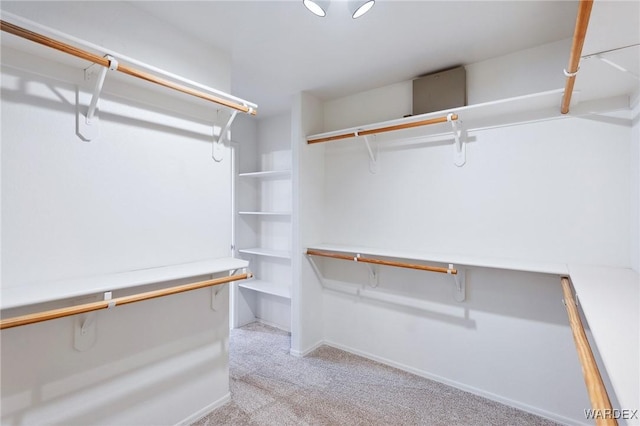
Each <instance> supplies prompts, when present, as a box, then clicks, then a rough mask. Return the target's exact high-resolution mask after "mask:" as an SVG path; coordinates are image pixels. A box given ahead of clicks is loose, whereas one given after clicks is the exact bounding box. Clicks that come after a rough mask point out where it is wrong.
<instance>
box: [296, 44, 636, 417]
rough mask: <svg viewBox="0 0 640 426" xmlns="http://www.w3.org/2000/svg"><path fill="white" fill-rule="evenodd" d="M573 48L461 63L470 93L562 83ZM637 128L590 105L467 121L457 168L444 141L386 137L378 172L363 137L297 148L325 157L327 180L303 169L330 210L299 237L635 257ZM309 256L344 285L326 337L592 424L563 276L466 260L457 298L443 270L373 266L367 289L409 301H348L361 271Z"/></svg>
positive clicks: (396, 112)
mask: <svg viewBox="0 0 640 426" xmlns="http://www.w3.org/2000/svg"><path fill="white" fill-rule="evenodd" d="M567 51H568V44H567V43H566V42H559V43H553V44H550V45H546V46H541V47H539V48H534V49H529V50H528V51H523V52H518V53H516V54H512V55H508V56H505V57H501V58H494V59H492V60H488V61H484V62H481V63H477V64H470V65H468V66H467V73H468V74H467V81H468V91H469V92H468V97H469V101H470V103H477V102H485V101H489V100H494V99H499V98H502V97H510V96H519V95H523V94H528V93H533V92H536V91H546V90H551V89H557V88H559V87H562V86H563V85H564V78H563V77H562V76H560V77H558V76H557V75H556V72H557V70H558V69H559V70H562V68H564V67H565V66H566V54H567ZM527 65H531V68H529V67H528V66H527ZM500 76H501V77H500ZM498 77H499V78H498ZM407 84H409V82H405V83H399V84H397V85H392V86H388V87H385V88H380V89H376V90H373V91H370V92H366V93H362V94H358V95H353V96H350V97H345V98H342V99H338V100H333V101H328V102H326V103H325V104H324V107H323V111H322V112H317V113H315V117H316V118H318V119H320V118H322V117H324V119H323V123H324V128H323V129H322V130H324V131H328V130H334V129H337V128H341V127H345V126H357V125H362V124H366V123H371V122H374V121H376V120H386V119H394V118H399V117H401V116H402V115H404V114H406V113H407V110H406V107H407V105H409V104H410V102H408V99H407V96H408V93H410V92H409V91H408V90H407ZM381 94H384V98H382V97H381V98H378V99H377V102H374V101H373V100H372V99H374V98H376V96H377V95H381ZM385 99H391V102H390V103H389V104H388V107H385V105H386V104H385ZM409 99H410V98H409ZM559 102H560V99H558V104H559ZM385 108H386V110H385ZM307 111H309V113H311V112H310V111H311V109H309V110H307ZM367 112H370V114H371V117H375V119H374V118H372V119H369V120H367V118H366V117H367ZM463 121H464V118H463ZM623 121H624V120H623ZM316 132H319V131H316ZM312 133H313V132H307V134H312ZM631 135H632V130H631V128H630V127H629V126H628V125H625V124H621V121H620V120H616V119H608V118H607V117H603V116H598V115H588V116H583V117H581V118H558V119H554V120H548V121H540V122H531V123H526V124H515V125H509V126H503V127H497V128H488V129H483V130H472V131H469V132H468V134H467V140H469V141H470V142H469V143H468V144H467V163H466V164H465V165H464V166H463V167H461V168H458V167H456V166H455V165H454V164H453V152H452V150H453V148H452V143H453V140H452V139H453V138H452V137H451V136H448V135H445V136H432V137H425V138H423V139H422V140H420V139H412V140H410V141H405V142H389V143H385V142H382V143H381V144H380V152H379V157H378V158H379V160H378V161H379V168H380V171H379V172H378V173H377V174H371V173H370V172H369V160H368V156H367V153H366V149H365V147H364V145H363V144H362V143H359V141H353V140H348V141H344V142H331V143H327V144H323V145H324V148H323V149H324V150H325V151H324V152H322V151H314V149H316V147H315V145H312V146H311V148H310V147H308V146H305V147H304V148H302V149H303V150H304V149H306V150H308V151H309V155H317V156H322V157H323V158H322V160H317V161H318V163H320V161H323V163H324V167H323V174H322V175H321V174H319V173H315V172H312V173H309V175H308V176H310V175H312V174H313V176H315V177H316V178H317V177H319V176H320V177H322V176H323V177H324V179H322V181H319V182H317V184H316V186H315V187H314V190H316V191H317V190H322V191H323V193H324V195H323V202H322V208H321V209H320V211H319V212H314V214H316V215H318V217H322V218H323V220H324V222H323V221H318V222H316V223H315V225H314V226H315V229H314V232H315V233H316V235H318V234H319V235H320V238H321V241H318V240H316V241H314V240H309V241H308V242H309V243H311V244H313V243H317V242H326V243H331V244H345V245H354V246H369V247H379V248H383V249H402V250H408V251H425V252H439V253H455V254H469V255H478V256H494V257H504V258H516V259H527V260H537V261H552V262H576V263H590V264H599V265H609V266H619V267H629V259H630V238H629V235H630V233H631V231H632V229H633V227H632V225H631V222H632V217H631V216H632V214H631V213H630V212H631V209H632V204H633V203H632V201H631V199H632V198H633V197H629V195H628V194H630V193H631V191H632V187H634V186H633V184H632V183H631V179H630V176H632V174H631V173H632V166H631V164H630V161H629V158H630V156H631V154H632V149H631V148H630V145H629V143H628V141H629V140H630V138H631V137H632V136H631ZM636 157H637V155H636ZM302 173H303V177H301V180H302V179H305V177H304V172H302ZM636 174H637V173H636ZM308 176H307V178H308ZM306 189H307V190H309V188H306ZM635 193H637V189H636V190H635ZM307 226H311V225H309V224H308V225H307ZM303 229H304V228H303ZM301 232H302V231H301ZM316 262H317V263H318V265H319V266H320V269H321V270H322V273H323V275H324V278H325V280H326V282H327V283H328V284H330V285H331V284H335V285H338V286H342V288H346V289H347V290H348V289H351V290H348V291H351V294H347V293H348V291H347V292H338V291H332V290H325V291H324V295H323V298H322V306H323V315H324V316H323V318H324V319H323V321H324V330H323V338H324V340H325V342H328V343H330V344H332V345H334V346H338V347H341V348H343V349H346V350H349V351H352V352H355V353H359V354H362V355H365V356H368V357H371V358H374V359H378V360H380V361H382V362H385V363H388V364H392V365H396V366H398V367H400V368H404V369H406V370H409V371H412V372H414V373H417V374H421V375H424V376H426V377H432V378H435V379H437V380H440V381H443V382H445V383H451V384H453V385H455V386H458V387H461V388H463V389H467V390H470V391H472V392H475V393H478V394H481V395H485V396H487V397H490V398H493V399H496V400H498V401H503V402H506V403H508V404H511V405H513V406H516V407H520V408H523V409H525V410H528V411H531V412H534V413H538V414H540V415H543V416H547V417H550V418H553V419H555V420H558V421H560V422H565V423H569V424H573V423H586V421H585V419H584V412H583V409H584V408H585V407H588V399H587V394H586V391H585V388H584V383H583V380H582V377H581V373H580V367H579V363H578V359H577V356H576V354H575V348H574V347H573V342H572V339H571V333H570V330H569V328H568V321H567V319H566V313H565V311H564V307H563V306H562V304H561V302H560V300H561V297H562V296H561V291H560V286H559V277H557V276H551V275H544V274H532V273H519V272H509V271H501V270H492V269H484V268H473V269H469V270H468V271H467V274H468V275H467V299H466V301H465V302H463V303H456V302H454V300H453V297H452V291H453V289H452V287H453V282H452V280H451V279H450V277H447V276H439V275H435V274H428V273H424V272H417V271H404V270H399V269H393V268H382V269H381V271H380V284H379V288H377V289H375V290H369V291H377V292H380V293H383V294H390V295H391V297H395V298H396V299H397V298H398V297H401V298H408V299H409V300H411V301H413V302H415V303H416V304H420V305H421V308H419V309H418V308H408V307H406V306H400V305H398V304H392V303H388V302H380V301H372V300H368V299H365V298H360V297H357V296H354V295H353V293H354V290H355V289H356V288H366V286H367V283H368V273H367V270H366V268H364V267H363V266H362V265H357V264H350V263H347V262H339V261H335V260H327V259H325V260H316ZM302 263H303V265H304V264H305V263H308V262H307V261H306V260H305V259H303V260H302ZM311 281H312V280H311V279H310V278H308V279H307V282H305V281H302V285H309V283H310V282H311ZM313 284H315V283H313Z"/></svg>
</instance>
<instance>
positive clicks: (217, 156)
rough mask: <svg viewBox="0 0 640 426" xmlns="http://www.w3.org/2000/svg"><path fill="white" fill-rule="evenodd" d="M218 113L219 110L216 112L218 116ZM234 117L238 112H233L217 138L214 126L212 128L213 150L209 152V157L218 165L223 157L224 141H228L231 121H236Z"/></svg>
mask: <svg viewBox="0 0 640 426" xmlns="http://www.w3.org/2000/svg"><path fill="white" fill-rule="evenodd" d="M219 113H220V110H218V114H219ZM236 115H238V111H237V110H233V111H232V112H231V115H230V116H229V119H228V120H227V122H226V124H225V125H224V127H222V128H221V130H220V133H219V134H218V135H217V136H216V134H215V129H216V126H214V128H213V148H212V152H211V157H212V158H213V159H214V160H215V161H216V162H218V163H219V162H220V161H222V159H223V157H224V140H225V139H227V140H229V139H230V136H229V131H230V129H231V125H232V124H233V120H235V119H236Z"/></svg>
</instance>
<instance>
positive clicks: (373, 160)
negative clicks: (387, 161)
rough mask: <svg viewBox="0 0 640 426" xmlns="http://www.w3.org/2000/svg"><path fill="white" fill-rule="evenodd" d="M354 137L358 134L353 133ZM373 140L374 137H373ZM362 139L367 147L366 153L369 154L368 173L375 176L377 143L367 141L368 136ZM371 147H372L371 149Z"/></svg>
mask: <svg viewBox="0 0 640 426" xmlns="http://www.w3.org/2000/svg"><path fill="white" fill-rule="evenodd" d="M355 135H356V136H359V135H358V132H357V131H356V132H355ZM373 137H374V140H375V137H376V135H373ZM362 138H363V139H364V144H365V146H366V147H367V152H368V153H369V172H371V173H372V174H376V173H378V170H379V168H378V143H377V141H375V142H371V141H370V140H369V136H368V135H364V136H362ZM372 146H373V147H372Z"/></svg>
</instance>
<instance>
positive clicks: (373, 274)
mask: <svg viewBox="0 0 640 426" xmlns="http://www.w3.org/2000/svg"><path fill="white" fill-rule="evenodd" d="M366 265H367V269H369V287H371V288H376V287H378V284H379V283H380V280H379V277H380V275H379V273H378V272H379V268H378V265H371V264H369V263H367V264H366Z"/></svg>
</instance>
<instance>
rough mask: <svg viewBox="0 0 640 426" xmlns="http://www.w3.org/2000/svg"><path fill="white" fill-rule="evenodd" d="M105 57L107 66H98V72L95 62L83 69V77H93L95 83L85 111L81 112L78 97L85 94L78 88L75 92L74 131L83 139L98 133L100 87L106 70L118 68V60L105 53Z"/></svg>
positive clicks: (96, 135) (83, 96)
mask: <svg viewBox="0 0 640 426" xmlns="http://www.w3.org/2000/svg"><path fill="white" fill-rule="evenodd" d="M105 58H107V59H108V60H109V66H108V67H102V66H101V67H100V70H99V71H98V72H96V71H95V68H94V66H95V65H97V64H93V65H91V66H90V67H88V68H86V69H85V70H84V79H85V80H86V81H91V80H93V79H94V78H95V83H94V85H93V90H92V92H91V100H90V101H89V106H88V107H87V110H86V113H83V111H82V110H83V109H84V108H83V107H81V104H82V102H81V101H82V100H83V99H80V98H86V96H85V94H81V92H80V90H79V89H78V93H77V99H76V101H77V106H76V126H77V129H76V133H77V134H78V136H80V137H81V138H82V139H83V140H85V141H87V142H88V141H91V140H93V139H95V138H97V137H98V136H99V135H100V130H99V127H98V126H99V124H100V120H99V118H98V115H97V113H98V101H99V100H100V95H101V94H102V87H103V85H104V80H105V78H106V77H107V72H108V71H115V70H117V69H118V61H117V60H116V59H115V58H114V57H113V56H110V55H105Z"/></svg>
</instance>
